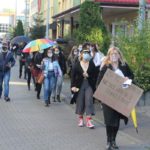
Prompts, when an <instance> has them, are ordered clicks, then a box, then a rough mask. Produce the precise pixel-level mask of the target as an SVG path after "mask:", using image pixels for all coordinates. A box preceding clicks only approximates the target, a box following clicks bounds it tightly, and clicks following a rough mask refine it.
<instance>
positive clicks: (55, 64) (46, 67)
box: [42, 58, 62, 77]
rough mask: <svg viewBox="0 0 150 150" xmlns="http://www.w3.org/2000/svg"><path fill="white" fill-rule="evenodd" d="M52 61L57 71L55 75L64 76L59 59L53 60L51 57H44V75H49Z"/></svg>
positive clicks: (54, 69)
mask: <svg viewBox="0 0 150 150" xmlns="http://www.w3.org/2000/svg"><path fill="white" fill-rule="evenodd" d="M50 63H52V65H53V71H54V73H55V77H58V76H62V71H61V69H60V66H59V63H58V61H51V59H49V58H44V59H43V65H42V70H43V73H44V76H45V77H47V75H48V71H50V70H49V65H50Z"/></svg>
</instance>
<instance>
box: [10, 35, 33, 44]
mask: <svg viewBox="0 0 150 150" xmlns="http://www.w3.org/2000/svg"><path fill="white" fill-rule="evenodd" d="M30 41H31V39H30V38H29V37H27V36H24V35H20V36H16V37H14V38H13V39H12V40H11V41H10V43H11V44H20V43H22V42H24V43H28V42H30Z"/></svg>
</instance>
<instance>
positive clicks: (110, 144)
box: [106, 137, 119, 150]
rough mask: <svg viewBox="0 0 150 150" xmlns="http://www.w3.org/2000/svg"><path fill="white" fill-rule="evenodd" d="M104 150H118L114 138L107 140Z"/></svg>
mask: <svg viewBox="0 0 150 150" xmlns="http://www.w3.org/2000/svg"><path fill="white" fill-rule="evenodd" d="M106 150H119V147H118V146H117V144H116V142H115V140H114V138H110V137H108V138H107V145H106Z"/></svg>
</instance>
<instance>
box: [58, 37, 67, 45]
mask: <svg viewBox="0 0 150 150" xmlns="http://www.w3.org/2000/svg"><path fill="white" fill-rule="evenodd" d="M56 42H57V43H58V44H67V43H68V42H67V41H66V40H65V39H63V38H58V39H56Z"/></svg>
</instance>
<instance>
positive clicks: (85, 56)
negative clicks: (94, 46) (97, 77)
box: [83, 54, 91, 61]
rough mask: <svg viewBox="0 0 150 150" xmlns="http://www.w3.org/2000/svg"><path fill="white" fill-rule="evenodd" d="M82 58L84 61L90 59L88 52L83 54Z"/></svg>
mask: <svg viewBox="0 0 150 150" xmlns="http://www.w3.org/2000/svg"><path fill="white" fill-rule="evenodd" d="M83 59H84V60H85V61H90V59H91V56H90V54H83Z"/></svg>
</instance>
